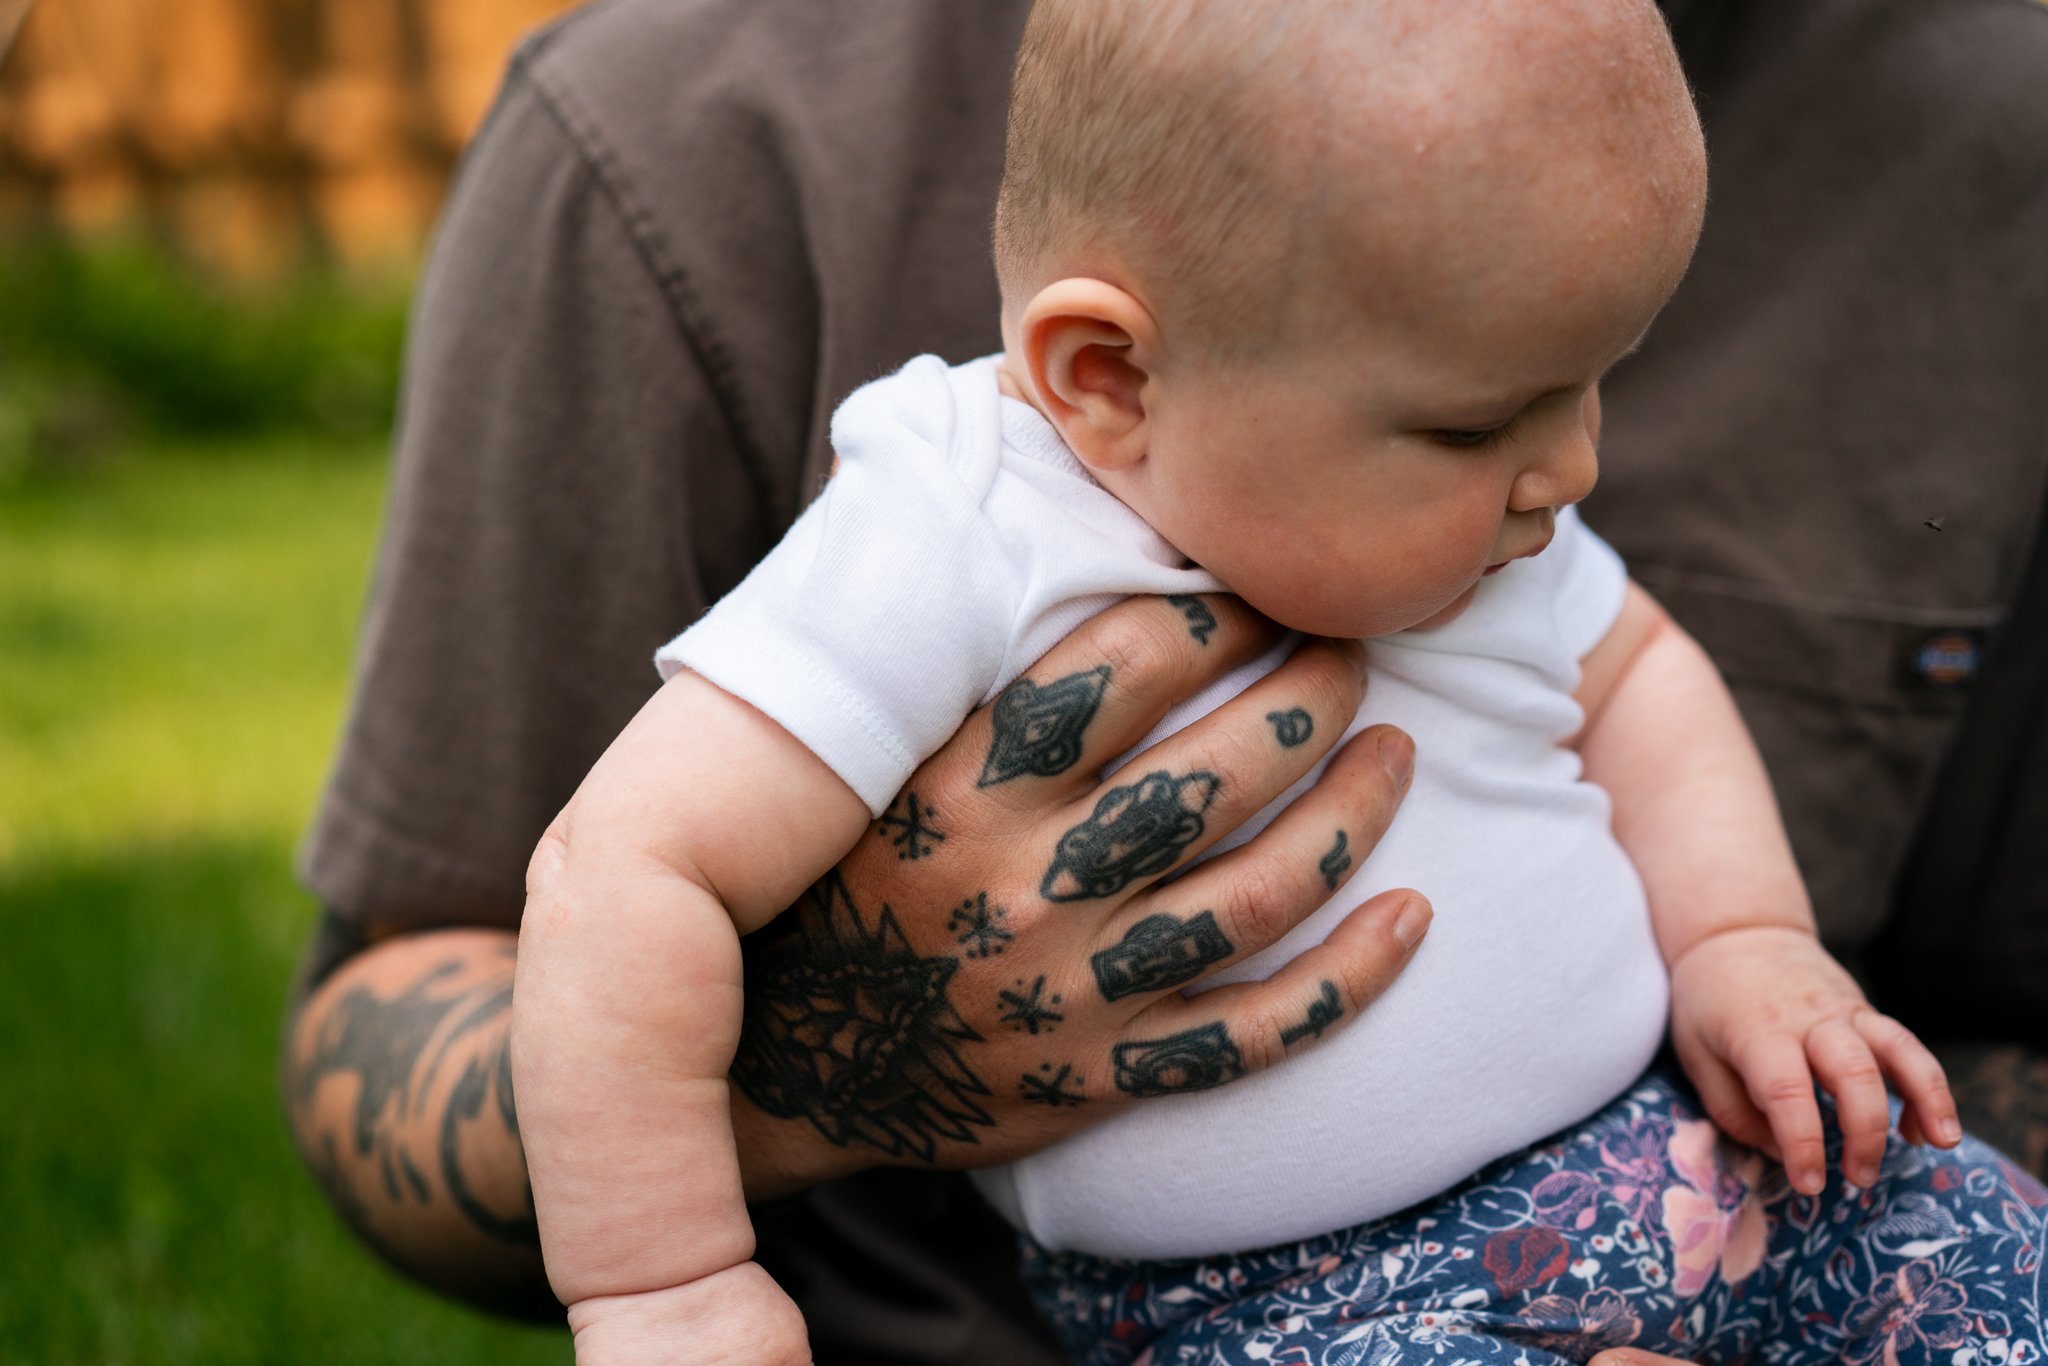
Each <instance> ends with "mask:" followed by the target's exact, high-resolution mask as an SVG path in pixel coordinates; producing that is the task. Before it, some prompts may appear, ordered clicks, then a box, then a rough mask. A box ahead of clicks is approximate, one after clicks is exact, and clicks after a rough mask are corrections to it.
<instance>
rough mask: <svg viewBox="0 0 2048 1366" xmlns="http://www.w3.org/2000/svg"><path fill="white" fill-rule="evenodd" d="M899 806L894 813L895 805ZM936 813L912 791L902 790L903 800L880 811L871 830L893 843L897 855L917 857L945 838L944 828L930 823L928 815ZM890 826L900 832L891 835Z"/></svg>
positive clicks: (900, 857) (932, 815)
mask: <svg viewBox="0 0 2048 1366" xmlns="http://www.w3.org/2000/svg"><path fill="white" fill-rule="evenodd" d="M898 806H900V807H901V808H902V810H903V814H902V815H900V816H899V815H897V814H896V811H897V807H898ZM938 814H939V813H938V812H936V811H934V810H932V809H931V808H930V807H929V806H926V805H925V804H924V803H923V802H922V801H920V800H919V799H918V795H917V794H916V793H915V792H906V793H904V794H903V800H902V801H900V802H898V803H897V805H896V806H892V807H890V808H889V809H888V810H887V811H885V812H883V813H882V819H881V823H880V824H879V825H878V826H877V827H876V830H875V833H876V834H878V835H880V836H881V837H882V838H883V839H886V840H888V841H889V843H891V844H893V845H895V846H896V857H897V858H899V859H913V860H914V859H921V858H923V857H924V856H925V855H927V854H929V853H931V852H932V850H934V849H936V848H937V847H938V846H939V845H940V844H941V843H942V842H943V841H944V840H945V838H946V836H945V834H944V832H942V831H941V830H939V828H938V827H937V826H935V825H933V824H932V823H931V822H932V817H934V816H936V815H938ZM891 830H900V831H902V832H903V833H902V834H900V835H891V834H890V833H889V832H890V831H891Z"/></svg>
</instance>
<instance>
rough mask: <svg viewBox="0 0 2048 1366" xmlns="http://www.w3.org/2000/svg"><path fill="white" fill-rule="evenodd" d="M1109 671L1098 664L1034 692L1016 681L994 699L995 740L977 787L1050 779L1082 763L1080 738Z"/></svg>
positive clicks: (1023, 681) (1032, 685)
mask: <svg viewBox="0 0 2048 1366" xmlns="http://www.w3.org/2000/svg"><path fill="white" fill-rule="evenodd" d="M1108 683H1109V666H1108V665H1107V664H1103V665H1098V666H1097V667H1095V668H1093V669H1084V670H1082V671H1081V672H1080V673H1077V674H1068V675H1067V676H1066V677H1065V678H1062V679H1059V680H1057V681H1055V682H1052V683H1048V684H1046V685H1045V686H1044V687H1042V688H1041V687H1039V686H1038V685H1037V684H1036V683H1033V682H1032V681H1031V680H1030V679H1028V678H1019V679H1017V680H1016V681H1014V682H1013V683H1011V684H1010V686H1009V687H1007V688H1004V689H1003V691H1002V694H1001V695H1000V696H998V697H997V698H996V707H995V722H994V724H995V739H994V740H992V741H990V742H989V747H988V758H987V760H986V761H985V762H984V763H983V764H982V766H981V777H980V778H978V779H977V780H976V781H975V784H974V785H975V786H976V787H994V786H995V785H996V784H997V783H1006V782H1008V781H1009V780H1010V779H1012V778H1015V777H1017V776H1018V775H1020V774H1024V773H1033V774H1036V775H1037V776H1039V777H1041V778H1050V777H1053V776H1055V775H1056V774H1060V773H1065V772H1066V771H1067V770H1068V769H1070V768H1072V767H1073V766H1074V765H1075V764H1076V763H1077V762H1079V760H1080V758H1081V733H1082V732H1083V731H1085V730H1087V729H1088V723H1089V722H1090V721H1092V720H1094V719H1095V709H1096V708H1097V707H1099V706H1101V705H1102V690H1103V688H1105V687H1106V686H1108Z"/></svg>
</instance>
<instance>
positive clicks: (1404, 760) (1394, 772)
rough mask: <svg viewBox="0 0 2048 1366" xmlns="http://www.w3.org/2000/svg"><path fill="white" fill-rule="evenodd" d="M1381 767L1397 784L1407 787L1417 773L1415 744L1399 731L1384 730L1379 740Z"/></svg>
mask: <svg viewBox="0 0 2048 1366" xmlns="http://www.w3.org/2000/svg"><path fill="white" fill-rule="evenodd" d="M1379 750H1380V766H1381V767H1382V768H1384V769H1386V770H1387V776H1388V777H1389V778H1392V779H1393V780H1394V781H1395V782H1396V783H1398V784H1402V785H1406V783H1407V782H1408V775H1409V774H1411V773H1413V772H1414V771H1415V742H1414V741H1413V740H1410V739H1409V738H1408V737H1407V736H1406V735H1403V734H1402V733H1401V732H1400V731H1398V730H1391V729H1390V730H1383V731H1381V732H1380V738H1379Z"/></svg>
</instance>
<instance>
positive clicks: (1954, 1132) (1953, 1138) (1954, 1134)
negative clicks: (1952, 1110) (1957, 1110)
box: [1934, 1115, 1963, 1143]
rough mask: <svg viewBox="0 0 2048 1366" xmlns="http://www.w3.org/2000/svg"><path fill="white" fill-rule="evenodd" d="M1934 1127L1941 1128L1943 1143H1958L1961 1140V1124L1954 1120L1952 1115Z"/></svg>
mask: <svg viewBox="0 0 2048 1366" xmlns="http://www.w3.org/2000/svg"><path fill="white" fill-rule="evenodd" d="M1934 1127H1935V1128H1937V1129H1939V1130H1941V1141H1942V1142H1943V1143H1960V1142H1962V1141H1963V1126H1962V1125H1961V1124H1960V1123H1959V1122H1958V1121H1957V1120H1956V1117H1955V1116H1954V1115H1950V1116H1949V1117H1948V1118H1947V1119H1944V1120H1943V1121H1942V1122H1941V1123H1939V1124H1937V1125H1935V1126H1934Z"/></svg>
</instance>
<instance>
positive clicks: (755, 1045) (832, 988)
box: [732, 873, 995, 1162]
mask: <svg viewBox="0 0 2048 1366" xmlns="http://www.w3.org/2000/svg"><path fill="white" fill-rule="evenodd" d="M744 944H745V946H746V951H747V959H748V964H747V978H746V1004H745V1006H744V1008H743V1014H742V1022H741V1029H740V1045H739V1052H738V1054H737V1056H735V1058H734V1059H733V1065H732V1080H733V1084H734V1085H735V1086H737V1087H739V1089H740V1091H741V1092H742V1093H743V1094H744V1095H745V1096H746V1097H747V1099H749V1100H751V1101H752V1102H753V1103H754V1104H755V1105H757V1106H759V1107H760V1108H761V1109H762V1110H763V1111H765V1112H766V1113H768V1114H770V1115H774V1116H775V1117H777V1118H778V1119H802V1120H807V1121H809V1123H810V1124H811V1126H812V1127H813V1128H815V1129H816V1130H817V1131H818V1132H819V1133H820V1134H821V1135H823V1136H824V1137H825V1139H826V1141H828V1142H830V1143H833V1144H835V1145H837V1146H839V1147H842V1148H844V1147H850V1146H851V1145H853V1144H856V1143H861V1144H866V1145H868V1146H869V1147H873V1148H877V1149H879V1150H880V1151H882V1152H884V1153H886V1154H888V1155H889V1156H892V1157H902V1156H910V1157H916V1158H921V1159H923V1160H924V1161H927V1162H929V1161H932V1160H933V1159H934V1158H935V1157H936V1156H937V1151H938V1144H939V1142H940V1140H942V1139H944V1140H950V1141H952V1142H955V1143H975V1142H978V1141H979V1139H978V1136H977V1134H976V1132H975V1130H976V1129H977V1128H978V1127H986V1126H988V1125H991V1124H993V1123H995V1121H994V1120H993V1119H992V1118H990V1116H989V1114H988V1112H987V1111H986V1110H984V1109H983V1108H982V1107H981V1104H980V1101H979V1098H980V1097H984V1096H987V1095H989V1094H990V1092H989V1089H988V1087H987V1086H986V1085H985V1084H983V1082H982V1080H981V1078H980V1077H978V1076H976V1075H975V1074H974V1072H973V1070H972V1069H971V1068H969V1067H968V1066H967V1062H966V1060H965V1059H964V1058H963V1057H962V1056H961V1045H962V1044H968V1043H978V1042H980V1041H981V1035H980V1034H978V1033H976V1032H975V1031H974V1029H973V1028H972V1027H970V1026H969V1025H968V1023H967V1022H966V1021H965V1020H963V1019H962V1018H961V1017H960V1013H959V1012H958V1011H957V1010H956V1009H955V1008H954V1006H953V1002H952V1000H951V997H950V994H949V992H950V989H951V986H952V981H953V975H954V973H955V972H957V971H958V970H959V967H960V963H959V960H958V959H957V958H954V957H951V956H949V955H945V954H932V955H928V956H927V955H920V954H919V953H917V952H916V951H915V950H914V949H912V948H911V946H910V943H909V941H908V940H906V939H905V938H904V937H903V931H902V930H901V929H900V928H899V927H898V925H897V923H896V916H895V913H894V912H893V911H891V910H890V909H889V908H888V907H887V906H886V905H885V906H883V907H882V909H881V912H880V914H879V915H876V916H875V917H873V920H872V925H871V924H870V919H869V917H867V916H866V915H864V914H863V913H862V912H861V910H860V908H859V907H858V906H856V905H854V903H853V900H852V898H851V896H850V895H849V894H848V892H847V890H846V884H845V882H844V881H843V880H841V878H840V877H839V875H838V874H837V873H831V874H828V875H827V876H826V877H825V878H824V879H823V880H821V881H820V882H819V883H818V884H817V885H816V886H814V887H812V888H811V890H810V891H809V892H806V893H805V894H804V899H803V900H802V901H801V902H800V903H799V904H798V905H797V907H796V908H795V909H793V910H792V911H791V912H789V913H788V914H787V915H785V916H783V917H782V918H781V920H779V921H777V922H776V923H775V925H773V926H771V927H770V928H769V929H767V930H764V931H762V932H761V933H760V934H756V935H753V936H750V937H749V938H748V939H747V940H745V941H744Z"/></svg>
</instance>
